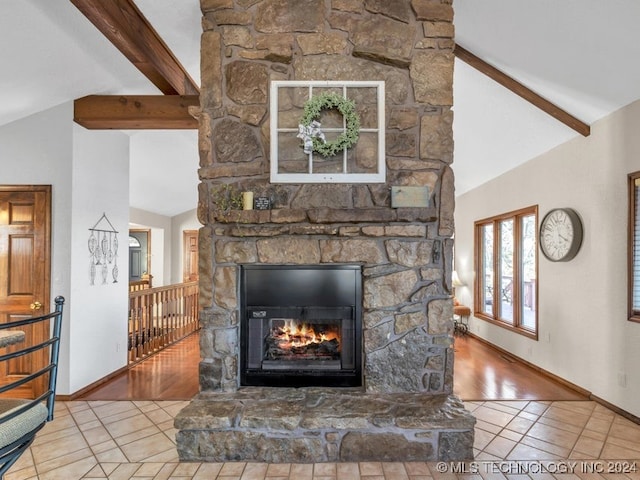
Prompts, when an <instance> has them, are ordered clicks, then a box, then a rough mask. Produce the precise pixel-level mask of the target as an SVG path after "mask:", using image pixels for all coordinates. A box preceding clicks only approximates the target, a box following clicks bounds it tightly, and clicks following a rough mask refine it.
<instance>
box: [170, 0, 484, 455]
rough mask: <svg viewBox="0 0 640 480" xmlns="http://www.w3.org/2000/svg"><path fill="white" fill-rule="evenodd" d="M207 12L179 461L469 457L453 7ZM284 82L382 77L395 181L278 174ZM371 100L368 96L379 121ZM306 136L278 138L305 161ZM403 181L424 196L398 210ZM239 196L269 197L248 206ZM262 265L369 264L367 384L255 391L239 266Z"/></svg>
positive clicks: (261, 4) (375, 3) (296, 5)
mask: <svg viewBox="0 0 640 480" xmlns="http://www.w3.org/2000/svg"><path fill="white" fill-rule="evenodd" d="M201 7H202V10H203V14H204V19H203V22H202V25H203V28H204V32H203V35H202V44H201V54H202V59H201V71H202V90H201V93H200V109H199V110H198V111H197V112H193V113H194V114H195V115H197V116H198V118H199V125H200V131H199V149H200V167H201V168H200V170H199V175H200V180H201V183H200V185H199V203H198V218H199V219H200V221H201V223H202V224H203V225H204V226H203V228H202V229H201V230H200V235H199V273H200V322H201V326H202V330H201V334H200V338H201V345H200V347H201V357H202V361H201V363H200V371H199V374H200V390H201V393H200V394H199V395H198V396H197V397H196V398H194V399H193V401H192V402H191V404H190V405H189V406H188V407H186V408H185V409H184V410H183V412H181V413H180V415H179V416H178V417H177V419H176V427H177V428H178V429H179V433H178V434H177V439H178V451H179V453H180V458H181V459H182V460H211V461H222V460H252V461H267V462H280V461H286V462H292V461H300V462H318V461H337V460H345V461H346V460H349V461H358V460H371V459H377V460H379V459H388V460H397V461H402V460H456V459H459V460H462V459H470V458H471V456H472V444H473V425H474V422H475V420H474V418H473V417H472V416H471V414H469V413H468V412H466V411H465V410H464V408H463V406H462V404H461V403H460V401H459V400H458V399H457V398H456V397H455V396H454V395H453V361H454V355H453V348H452V345H453V319H452V315H453V307H452V298H451V293H452V287H451V261H452V251H453V240H452V236H453V233H454V223H453V209H454V203H455V202H454V177H453V171H452V169H451V166H450V165H451V163H452V161H453V131H452V121H453V113H452V111H451V106H452V99H453V93H452V87H453V63H454V55H453V47H454V41H453V7H452V1H451V0H397V1H386V0H201ZM274 80H278V81H282V80H295V81H328V80H332V81H356V82H362V81H381V82H384V85H385V89H384V93H385V95H384V113H385V115H384V126H385V128H386V131H385V134H384V139H385V149H384V152H383V153H384V160H385V162H384V163H385V165H386V175H385V177H384V182H381V183H369V184H367V183H358V184H349V183H341V184H338V183H317V184H313V183H304V184H293V183H271V179H270V158H269V156H270V138H271V137H270V116H269V105H270V104H269V95H270V85H271V84H270V82H271V81H274ZM304 102H305V99H301V98H300V97H299V96H297V95H296V94H295V92H294V93H291V94H286V93H285V94H283V95H282V98H279V103H278V106H277V109H278V110H277V113H278V117H279V118H280V117H282V118H283V119H294V120H295V119H299V118H300V117H301V115H302V112H303V104H304ZM372 108H373V107H372V104H371V103H369V104H367V100H366V99H365V97H359V99H358V101H357V102H356V106H355V109H356V112H357V114H358V115H359V116H360V117H361V118H362V119H366V121H367V122H368V121H369V119H370V118H372V113H371V112H372ZM296 122H297V121H296ZM296 122H294V123H296ZM276 131H277V130H276ZM294 137H295V134H294V135H293V136H292V137H290V138H289V140H288V141H284V142H282V144H280V143H279V144H278V146H279V148H281V150H280V153H282V157H283V158H287V159H294V160H295V161H294V162H292V164H297V163H296V162H297V161H298V158H303V152H302V144H301V142H298V141H297V139H296V138H294ZM369 138H370V137H369ZM371 151H374V153H375V155H376V158H377V152H376V151H375V144H374V143H372V142H371V141H368V140H366V137H365V136H364V135H363V136H362V138H361V139H360V140H358V143H356V144H355V146H353V147H352V148H351V149H350V151H349V152H348V153H349V155H350V156H349V155H345V158H347V159H349V158H352V160H349V161H351V162H352V163H354V164H355V167H358V168H361V167H364V166H366V165H372V164H375V162H374V163H371V162H370V160H371V158H372V157H371V155H370V152H371ZM368 155H369V156H368ZM279 158H280V157H279ZM353 159H355V160H353ZM321 160H322V161H323V162H324V163H325V164H326V165H327V166H328V168H341V167H339V165H341V164H342V163H341V162H334V160H335V158H333V157H331V158H327V159H321ZM358 162H361V163H358ZM363 162H364V163H363ZM364 164H366V165H364ZM392 187H396V191H397V189H398V188H402V187H419V190H420V191H423V192H428V195H427V196H428V198H426V199H423V201H422V202H417V203H411V202H409V204H408V205H409V206H401V207H399V206H398V204H397V203H396V204H395V205H392V202H391V196H392V195H391V191H392ZM243 191H247V192H253V193H254V195H255V196H256V197H261V198H264V199H268V204H269V207H270V208H269V209H268V210H246V211H242V210H238V209H236V208H237V203H238V202H237V201H236V200H234V197H233V195H234V192H243ZM401 205H407V204H406V203H401ZM253 264H257V265H260V264H262V265H327V264H351V265H358V266H359V267H361V272H362V297H363V298H362V304H361V307H362V388H361V389H359V390H357V391H354V390H352V389H351V388H348V389H342V390H340V389H317V388H302V389H298V390H292V389H288V388H273V387H262V388H257V387H247V386H243V385H241V378H240V375H239V370H240V369H239V366H240V362H239V343H240V340H239V339H240V337H241V335H240V328H241V322H240V301H239V298H238V292H239V285H240V284H239V272H240V270H241V267H242V266H243V265H253Z"/></svg>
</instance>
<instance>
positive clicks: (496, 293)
mask: <svg viewBox="0 0 640 480" xmlns="http://www.w3.org/2000/svg"><path fill="white" fill-rule="evenodd" d="M501 248H502V239H501V238H500V222H499V221H498V220H494V221H493V318H495V319H496V320H500V317H501V316H502V307H501V305H500V300H501V297H500V282H501V276H502V271H501V269H500V249H501Z"/></svg>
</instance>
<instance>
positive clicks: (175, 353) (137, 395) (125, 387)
mask: <svg viewBox="0 0 640 480" xmlns="http://www.w3.org/2000/svg"><path fill="white" fill-rule="evenodd" d="M199 338H200V336H199V334H198V333H197V332H196V333H194V334H192V335H189V336H188V337H187V338H185V339H184V340H181V341H179V342H178V343H176V344H174V345H172V346H170V347H168V348H165V349H164V350H162V351H160V352H158V353H156V354H155V355H152V356H151V357H149V358H147V359H146V360H143V361H142V362H140V363H138V364H137V365H135V366H133V367H131V368H130V369H129V370H128V371H126V372H124V373H122V374H120V375H118V376H117V377H115V378H113V379H112V380H110V381H108V382H107V383H104V384H103V385H100V386H99V387H97V388H95V389H93V390H91V391H90V392H88V393H86V394H85V395H83V396H82V397H80V398H79V400H191V398H193V397H194V396H195V395H196V394H197V393H198V391H199V388H200V387H199V383H198V363H200V346H199V344H198V341H199Z"/></svg>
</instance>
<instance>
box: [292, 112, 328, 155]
mask: <svg viewBox="0 0 640 480" xmlns="http://www.w3.org/2000/svg"><path fill="white" fill-rule="evenodd" d="M320 125H321V124H320V122H318V121H317V120H313V121H312V122H311V123H310V124H309V125H303V124H301V123H300V124H298V135H296V137H297V138H301V139H302V140H303V141H304V147H303V148H304V153H306V154H307V155H309V154H310V153H312V152H313V139H314V138H319V139H320V140H322V143H326V142H327V140H326V139H325V137H324V132H323V131H322V130H320Z"/></svg>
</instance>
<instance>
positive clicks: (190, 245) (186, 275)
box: [182, 230, 198, 282]
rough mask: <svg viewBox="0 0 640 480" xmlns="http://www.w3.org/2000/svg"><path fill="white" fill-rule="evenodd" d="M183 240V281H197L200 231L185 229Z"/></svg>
mask: <svg viewBox="0 0 640 480" xmlns="http://www.w3.org/2000/svg"><path fill="white" fill-rule="evenodd" d="M182 240H183V241H182V248H183V250H184V254H183V260H182V281H183V282H195V281H196V280H198V231H197V230H184V231H183V232H182Z"/></svg>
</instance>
